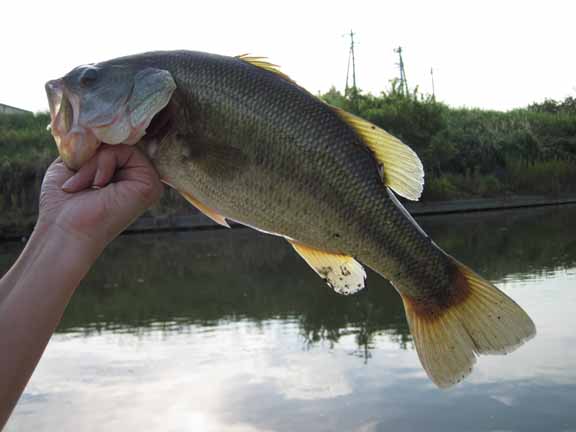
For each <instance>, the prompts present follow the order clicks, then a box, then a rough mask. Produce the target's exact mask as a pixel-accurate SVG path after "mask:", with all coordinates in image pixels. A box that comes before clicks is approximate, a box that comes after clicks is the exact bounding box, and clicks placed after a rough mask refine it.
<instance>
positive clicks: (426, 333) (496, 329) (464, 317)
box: [402, 256, 536, 388]
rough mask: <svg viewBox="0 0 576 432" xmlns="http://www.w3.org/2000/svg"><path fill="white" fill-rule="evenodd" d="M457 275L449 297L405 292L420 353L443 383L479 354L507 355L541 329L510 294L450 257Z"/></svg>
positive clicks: (468, 367) (460, 373)
mask: <svg viewBox="0 0 576 432" xmlns="http://www.w3.org/2000/svg"><path fill="white" fill-rule="evenodd" d="M448 259H449V261H450V265H451V266H453V267H454V278H453V281H452V286H451V287H450V288H449V290H448V291H449V293H450V294H449V295H448V296H447V299H442V301H435V299H434V298H430V299H426V300H422V299H418V300H417V299H415V298H412V297H410V296H408V295H406V294H402V300H403V302H404V308H405V310H406V316H407V318H408V323H409V326H410V331H411V333H412V337H413V339H414V344H415V346H416V350H417V352H418V356H419V358H420V361H421V362H422V365H423V367H424V369H425V370H426V372H427V374H428V376H429V377H430V379H431V380H432V381H434V383H435V384H436V385H438V386H439V387H443V388H444V387H450V386H451V385H454V384H456V383H457V382H459V381H461V380H462V379H463V378H464V377H465V376H466V375H468V374H469V373H470V372H471V371H472V367H473V365H474V363H475V362H476V356H477V355H479V354H506V353H509V352H511V351H513V350H514V349H516V348H517V347H519V346H520V345H522V344H523V343H524V342H526V341H527V340H528V339H530V338H531V337H533V336H534V335H535V334H536V328H535V326H534V323H533V322H532V320H531V319H530V317H529V316H528V315H527V314H526V312H524V310H522V308H521V307H520V306H518V305H517V304H516V303H515V302H514V301H513V300H512V299H511V298H509V297H508V296H507V295H506V294H504V293H503V292H502V291H500V290H499V289H498V288H496V287H495V286H494V285H492V284H491V283H490V282H488V281H486V280H484V279H483V278H482V277H480V276H478V275H477V274H476V273H474V272H473V271H472V270H471V269H469V268H468V267H466V266H465V265H463V264H461V263H459V262H458V261H456V260H455V259H454V258H452V257H450V256H448Z"/></svg>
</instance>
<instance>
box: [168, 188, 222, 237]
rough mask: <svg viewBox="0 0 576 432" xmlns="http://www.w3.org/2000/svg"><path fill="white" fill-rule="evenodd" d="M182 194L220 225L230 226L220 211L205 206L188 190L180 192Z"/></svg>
mask: <svg viewBox="0 0 576 432" xmlns="http://www.w3.org/2000/svg"><path fill="white" fill-rule="evenodd" d="M178 192H180V191H178ZM180 194H181V195H182V196H183V197H184V198H186V200H188V202H189V203H190V204H192V205H193V206H194V207H196V208H197V209H198V210H200V211H201V212H202V213H204V214H205V215H206V216H208V217H209V218H210V219H212V220H213V221H214V222H216V223H217V224H218V225H222V226H225V227H226V228H230V225H228V222H227V221H226V218H225V217H224V216H222V215H221V214H220V213H218V212H217V211H215V210H213V209H211V208H210V207H207V206H205V205H204V204H202V203H201V202H200V201H198V200H197V199H196V198H194V197H193V196H192V195H191V194H189V193H187V192H180Z"/></svg>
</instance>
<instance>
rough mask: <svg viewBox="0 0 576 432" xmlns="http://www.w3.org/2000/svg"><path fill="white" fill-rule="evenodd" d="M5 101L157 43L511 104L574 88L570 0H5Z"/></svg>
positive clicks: (368, 83)
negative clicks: (352, 70)
mask: <svg viewBox="0 0 576 432" xmlns="http://www.w3.org/2000/svg"><path fill="white" fill-rule="evenodd" d="M0 12H1V14H0V29H2V31H1V39H0V65H1V67H0V78H1V79H0V103H4V104H8V105H13V106H16V107H19V108H23V109H28V110H31V111H41V110H46V109H47V107H48V104H47V101H46V96H45V93H44V83H45V82H46V81H48V80H50V79H54V78H58V77H60V76H62V75H64V74H65V73H66V72H68V71H69V70H70V69H72V68H73V67H75V66H78V65H80V64H86V63H92V62H97V61H102V60H108V59H110V58H114V57H118V56H122V55H126V54H134V53H138V52H144V51H152V50H158V49H166V50H170V49H190V50H196V51H207V52H213V53H218V54H224V55H238V54H243V53H250V54H253V55H258V56H265V57H268V58H269V59H270V60H271V61H272V62H273V63H275V64H278V65H280V66H281V68H282V70H283V71H284V72H285V73H287V74H288V75H290V76H291V77H292V78H293V79H294V80H295V81H297V82H298V83H299V84H301V85H302V86H303V87H305V88H307V89H308V90H309V91H311V92H312V93H315V94H316V93H318V92H325V91H327V90H328V89H329V88H330V87H331V86H335V87H336V88H337V89H339V90H341V91H342V90H343V89H344V86H345V82H346V70H347V62H348V52H349V44H350V39H349V36H347V34H348V33H349V32H350V30H353V31H354V32H355V33H356V38H355V39H356V41H357V45H356V76H357V83H358V86H359V87H360V88H361V89H362V90H363V91H365V92H372V93H374V94H378V93H380V92H381V91H383V90H386V89H388V88H389V87H390V80H392V79H394V78H396V77H398V75H399V73H398V66H397V62H398V57H397V54H396V53H395V52H394V48H396V47H398V46H401V47H402V48H403V54H404V63H405V69H406V77H407V81H408V85H409V86H410V88H414V87H415V86H418V87H419V89H420V90H421V91H422V92H423V93H428V94H429V93H432V83H431V75H430V70H431V69H432V68H433V70H434V82H435V93H436V97H437V99H438V100H441V101H443V102H445V103H447V104H449V105H451V106H456V107H460V106H466V107H480V108H485V109H497V110H509V109H512V108H517V107H522V106H526V105H528V104H530V103H532V102H535V101H543V100H544V99H545V98H553V99H563V98H565V97H567V96H576V56H575V55H574V43H575V41H576V37H575V36H574V25H573V23H574V17H575V16H576V2H575V1H570V0H567V1H560V0H548V1H531V0H524V1H513V0H507V1H503V0H500V1H490V0H485V1H474V2H472V1H464V0H460V1H441V0H435V1H415V0H397V1H394V2H392V1H387V0H380V1H364V0H355V1H338V0H332V1H321V0H319V1H315V0H307V1H299V0H294V1H272V0H269V1H256V0H237V1H223V0H220V1H218V0H203V1H193V0H189V1H172V0H154V1H147V0H140V1H128V0H115V1H110V0H99V1H97V2H80V1H66V0H50V1H43V2H38V1H26V0H19V1H5V2H3V4H2V6H1V7H0Z"/></svg>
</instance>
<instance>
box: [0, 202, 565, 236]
mask: <svg viewBox="0 0 576 432" xmlns="http://www.w3.org/2000/svg"><path fill="white" fill-rule="evenodd" d="M404 204H405V206H406V208H407V209H408V211H409V212H410V213H411V214H412V215H413V216H416V217H418V216H429V215H442V214H454V213H474V212H485V211H497V210H511V209H520V208H536V207H547V206H562V205H568V204H576V195H564V196H558V197H548V196H542V195H530V196H511V197H506V198H485V199H469V200H453V201H437V202H409V203H404ZM188 213H189V214H173V215H167V216H166V215H162V216H152V215H150V214H147V215H145V216H143V217H141V218H139V219H138V220H136V221H135V222H134V223H133V224H132V225H130V226H129V227H128V228H127V229H126V233H146V232H159V231H178V230H205V229H215V228H221V226H220V225H218V224H216V223H215V222H214V221H213V220H212V219H210V218H208V217H206V216H205V215H204V214H202V213H200V212H199V211H197V210H196V209H194V208H191V209H190V211H189V212H188ZM230 226H231V227H235V226H242V225H241V224H238V223H234V222H232V223H230ZM32 229H33V221H29V222H28V223H27V224H26V226H20V227H14V226H12V227H10V226H2V223H1V222H0V241H10V240H20V239H22V238H26V237H27V236H28V235H29V234H30V232H31V231H32Z"/></svg>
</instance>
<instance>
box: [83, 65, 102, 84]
mask: <svg viewBox="0 0 576 432" xmlns="http://www.w3.org/2000/svg"><path fill="white" fill-rule="evenodd" d="M97 79H98V71H97V70H96V69H94V68H87V69H85V70H84V72H83V73H82V76H81V77H80V85H82V86H83V87H89V86H91V85H92V84H94V83H95V82H96V80H97Z"/></svg>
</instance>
